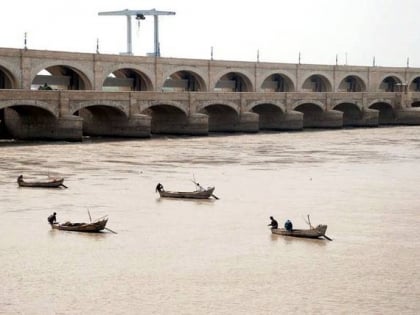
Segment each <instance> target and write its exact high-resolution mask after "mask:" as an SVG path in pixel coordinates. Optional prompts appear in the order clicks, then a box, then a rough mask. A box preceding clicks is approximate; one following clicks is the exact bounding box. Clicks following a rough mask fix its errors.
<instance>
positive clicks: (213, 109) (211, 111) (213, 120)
mask: <svg viewBox="0 0 420 315" xmlns="http://www.w3.org/2000/svg"><path fill="white" fill-rule="evenodd" d="M200 113H202V114H206V115H207V116H209V120H208V124H209V132H235V131H236V126H237V125H238V124H239V115H238V113H237V112H236V111H235V110H234V109H233V108H232V107H229V106H227V105H223V104H212V105H208V106H206V107H204V108H203V109H202V110H201V111H200Z"/></svg>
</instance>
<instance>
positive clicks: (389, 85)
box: [379, 76, 402, 92]
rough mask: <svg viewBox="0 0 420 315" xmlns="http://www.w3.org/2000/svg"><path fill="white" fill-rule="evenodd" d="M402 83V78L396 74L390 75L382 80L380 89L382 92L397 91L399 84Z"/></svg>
mask: <svg viewBox="0 0 420 315" xmlns="http://www.w3.org/2000/svg"><path fill="white" fill-rule="evenodd" d="M401 84H402V82H401V80H400V79H398V78H397V77H395V76H388V77H386V78H385V79H383V80H382V82H381V84H380V85H379V90H380V91H382V92H397V91H398V86H400V85H401Z"/></svg>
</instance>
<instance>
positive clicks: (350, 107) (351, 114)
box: [333, 102, 363, 127]
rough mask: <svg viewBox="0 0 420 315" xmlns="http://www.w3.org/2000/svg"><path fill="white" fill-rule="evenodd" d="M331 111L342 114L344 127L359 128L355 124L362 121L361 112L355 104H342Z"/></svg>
mask: <svg viewBox="0 0 420 315" xmlns="http://www.w3.org/2000/svg"><path fill="white" fill-rule="evenodd" d="M333 109H334V110H338V111H341V112H343V126H344V127H351V126H359V125H358V124H357V122H358V121H360V120H361V119H362V117H363V112H362V111H361V109H360V108H359V106H357V105H356V104H353V103H348V102H343V103H339V104H337V105H336V106H334V107H333Z"/></svg>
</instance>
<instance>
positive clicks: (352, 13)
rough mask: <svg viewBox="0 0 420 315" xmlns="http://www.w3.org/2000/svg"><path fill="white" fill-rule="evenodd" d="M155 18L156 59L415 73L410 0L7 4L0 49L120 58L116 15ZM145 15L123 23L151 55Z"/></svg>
mask: <svg viewBox="0 0 420 315" xmlns="http://www.w3.org/2000/svg"><path fill="white" fill-rule="evenodd" d="M153 8H155V9H156V10H161V11H174V12H176V15H175V16H161V17H159V41H160V50H161V56H162V57H174V58H193V59H210V57H211V52H212V51H213V59H215V60H238V61H256V60H257V58H259V61H261V62H280V63H297V62H298V60H299V54H300V56H301V63H306V64H327V65H333V64H336V63H338V64H347V65H360V66H370V65H372V64H373V59H375V64H376V65H377V66H396V67H405V66H406V65H407V61H408V62H409V66H410V67H420V28H419V26H418V24H420V19H419V18H418V15H419V12H420V1H419V0H259V1H254V0H241V1H235V0H230V1H229V0H211V1H207V0H206V1H205V0H194V1H193V0H153V1H151V0H141V1H140V0H138V1H134V0H118V1H117V0H72V1H62V0H43V1H33V0H13V1H7V4H3V5H2V9H1V10H0V28H1V30H2V31H1V36H0V47H7V48H23V47H24V37H25V35H24V34H25V32H26V34H27V47H28V48H29V49H40V50H44V49H45V50H55V51H72V52H87V53H94V52H96V47H97V43H99V52H100V53H104V54H119V53H122V52H126V51H127V26H126V23H127V22H126V17H125V16H99V15H98V12H105V11H120V10H125V9H130V10H150V9H153ZM153 32H154V26H153V17H152V16H146V19H145V20H143V21H141V22H140V27H138V24H137V21H136V20H135V19H134V17H133V18H132V43H133V44H132V46H133V54H134V55H137V56H145V55H146V54H147V53H150V52H153V51H154V41H153Z"/></svg>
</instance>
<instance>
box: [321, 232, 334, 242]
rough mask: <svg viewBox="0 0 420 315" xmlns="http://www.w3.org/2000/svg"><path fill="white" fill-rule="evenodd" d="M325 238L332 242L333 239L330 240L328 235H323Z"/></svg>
mask: <svg viewBox="0 0 420 315" xmlns="http://www.w3.org/2000/svg"><path fill="white" fill-rule="evenodd" d="M322 236H323V237H325V238H326V239H327V240H329V241H332V238H329V237H328V236H327V235H325V234H324V235H322Z"/></svg>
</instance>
